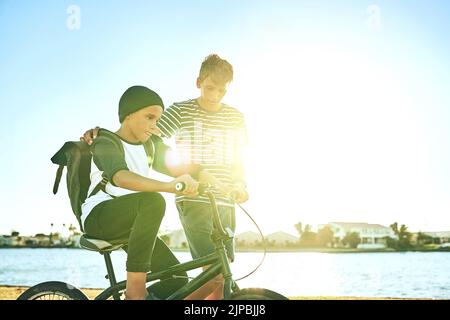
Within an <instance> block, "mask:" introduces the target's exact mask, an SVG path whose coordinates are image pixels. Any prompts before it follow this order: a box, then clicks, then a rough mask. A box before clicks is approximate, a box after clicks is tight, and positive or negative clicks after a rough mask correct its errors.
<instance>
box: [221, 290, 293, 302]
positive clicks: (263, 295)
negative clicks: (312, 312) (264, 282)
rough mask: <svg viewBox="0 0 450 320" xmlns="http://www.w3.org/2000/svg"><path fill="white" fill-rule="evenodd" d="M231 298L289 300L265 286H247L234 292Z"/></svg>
mask: <svg viewBox="0 0 450 320" xmlns="http://www.w3.org/2000/svg"><path fill="white" fill-rule="evenodd" d="M230 299H231V300H289V299H288V298H287V297H285V296H283V295H282V294H279V293H277V292H275V291H272V290H269V289H264V288H246V289H241V290H239V291H236V292H233V293H232V294H231V297H230Z"/></svg>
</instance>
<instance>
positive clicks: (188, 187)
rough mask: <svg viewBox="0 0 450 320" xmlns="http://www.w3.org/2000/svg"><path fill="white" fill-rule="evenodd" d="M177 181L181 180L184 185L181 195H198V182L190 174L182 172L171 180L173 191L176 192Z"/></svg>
mask: <svg viewBox="0 0 450 320" xmlns="http://www.w3.org/2000/svg"><path fill="white" fill-rule="evenodd" d="M178 182H182V183H184V185H185V187H184V190H183V191H182V192H181V194H182V195H185V196H188V197H195V196H197V195H198V185H199V184H198V182H197V181H195V180H194V179H193V178H192V177H191V176H190V175H188V174H183V175H182V176H179V177H178V178H176V179H175V180H174V181H172V184H173V190H174V193H176V190H175V185H176V184H177V183H178Z"/></svg>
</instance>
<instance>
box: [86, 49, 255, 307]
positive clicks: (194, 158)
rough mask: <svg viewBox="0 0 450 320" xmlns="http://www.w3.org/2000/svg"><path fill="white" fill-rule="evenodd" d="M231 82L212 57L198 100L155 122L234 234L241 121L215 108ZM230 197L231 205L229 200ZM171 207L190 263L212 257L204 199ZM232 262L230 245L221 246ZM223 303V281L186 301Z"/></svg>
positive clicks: (90, 134) (226, 68)
mask: <svg viewBox="0 0 450 320" xmlns="http://www.w3.org/2000/svg"><path fill="white" fill-rule="evenodd" d="M232 80H233V67H232V66H231V64H230V63H228V62H227V61H226V60H224V59H221V58H220V57H219V56H218V55H216V54H211V55H209V56H208V57H206V58H205V60H204V61H203V63H202V65H201V68H200V73H199V76H198V78H197V83H196V85H197V88H198V89H200V97H198V98H197V99H191V100H187V101H184V102H180V103H174V104H173V105H172V106H170V107H169V108H168V109H167V110H166V111H165V112H164V113H163V114H162V116H161V119H160V121H159V122H158V124H157V126H158V128H159V129H160V130H161V132H162V136H163V137H165V138H170V137H171V136H173V135H175V138H176V144H177V149H178V152H179V153H180V157H181V161H182V162H183V163H184V164H187V165H192V164H194V165H195V164H198V165H201V166H202V168H203V169H205V170H203V171H202V177H201V180H202V181H207V182H210V183H212V184H213V185H215V186H217V187H218V189H219V192H218V193H217V194H216V198H217V204H218V208H219V212H220V214H221V221H222V224H223V226H224V228H227V227H228V228H231V229H232V230H233V232H234V230H235V224H234V221H235V216H234V215H235V212H234V202H236V203H243V202H245V201H247V199H248V194H247V191H246V183H245V180H244V170H243V165H242V146H243V145H244V143H245V141H246V128H245V121H244V117H243V115H242V113H241V112H239V111H238V110H236V109H234V108H232V107H230V106H228V105H226V104H223V103H221V101H222V99H223V97H224V96H225V94H226V92H227V88H228V85H229V84H230V82H231V81H232ZM97 132H98V128H96V129H94V130H89V131H86V132H85V134H84V136H83V137H82V138H81V139H84V140H85V141H87V142H88V143H91V142H92V140H93V138H94V137H95V136H96V133H97ZM230 194H233V195H234V199H235V200H234V201H233V200H231V199H230V197H229V196H227V195H230ZM176 206H177V209H178V212H179V215H180V220H181V223H182V225H183V228H184V231H185V233H186V238H187V240H188V243H189V249H190V251H191V255H192V257H193V258H198V257H202V256H205V255H208V254H210V253H213V252H214V250H215V249H214V244H213V242H212V240H211V232H212V227H213V223H212V216H211V207H210V205H209V200H208V198H206V197H202V196H197V197H188V196H186V195H177V197H176ZM226 248H227V251H228V254H229V256H230V257H231V260H234V242H233V241H231V242H229V243H227V244H226ZM222 297H223V278H221V277H219V278H217V279H213V280H212V281H210V282H209V283H207V284H205V285H204V286H203V287H202V288H200V289H199V290H197V291H196V292H194V293H193V294H192V295H190V296H189V297H187V299H205V298H206V299H211V300H218V299H221V298H222Z"/></svg>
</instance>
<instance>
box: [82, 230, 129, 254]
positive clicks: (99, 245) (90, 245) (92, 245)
mask: <svg viewBox="0 0 450 320" xmlns="http://www.w3.org/2000/svg"><path fill="white" fill-rule="evenodd" d="M127 240H128V239H123V240H115V241H106V240H101V239H96V238H91V237H89V236H88V235H86V234H83V235H82V236H81V238H80V246H81V247H82V248H83V249H87V250H91V251H97V252H111V251H114V250H118V249H120V248H122V247H123V246H125V245H126V244H127Z"/></svg>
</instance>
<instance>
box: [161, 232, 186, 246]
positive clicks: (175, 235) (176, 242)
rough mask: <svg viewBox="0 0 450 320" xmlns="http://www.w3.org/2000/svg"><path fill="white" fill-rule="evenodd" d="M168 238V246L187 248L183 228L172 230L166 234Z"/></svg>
mask: <svg viewBox="0 0 450 320" xmlns="http://www.w3.org/2000/svg"><path fill="white" fill-rule="evenodd" d="M166 236H167V237H168V238H169V244H168V245H169V247H171V248H187V240H186V235H185V234H184V230H183V229H179V230H174V231H172V232H170V233H168V234H167V235H166Z"/></svg>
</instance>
